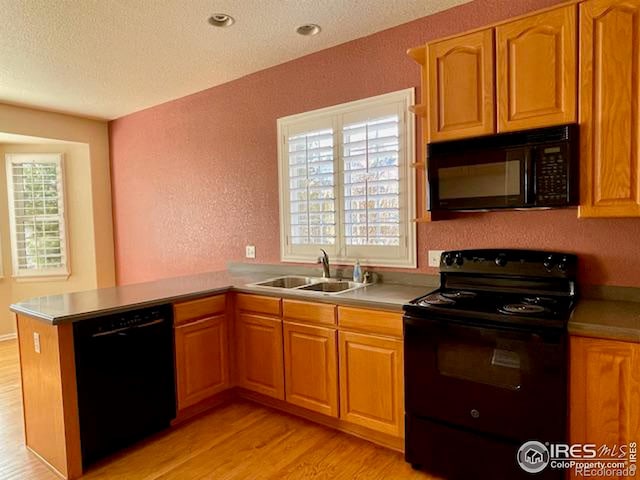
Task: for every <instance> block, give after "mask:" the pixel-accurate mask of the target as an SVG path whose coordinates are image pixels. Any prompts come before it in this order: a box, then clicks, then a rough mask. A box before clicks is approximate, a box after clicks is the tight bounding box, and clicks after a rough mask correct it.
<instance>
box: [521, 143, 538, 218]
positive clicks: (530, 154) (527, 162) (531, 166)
mask: <svg viewBox="0 0 640 480" xmlns="http://www.w3.org/2000/svg"><path fill="white" fill-rule="evenodd" d="M537 155H538V149H537V148H535V147H533V148H528V149H527V150H525V157H524V168H525V174H524V201H525V203H526V204H527V205H530V206H533V205H534V204H535V203H536V192H535V185H536V172H535V164H536V162H535V158H534V157H537Z"/></svg>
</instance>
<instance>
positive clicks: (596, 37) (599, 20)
mask: <svg viewBox="0 0 640 480" xmlns="http://www.w3.org/2000/svg"><path fill="white" fill-rule="evenodd" d="M639 68H640V1H638V0H624V1H622V0H590V1H586V2H584V3H582V4H581V5H580V126H581V130H580V143H581V147H580V162H581V166H580V167H581V172H580V177H581V183H580V209H579V216H581V217H638V216H640V172H639V169H640V161H639V160H638V153H639V150H640V144H639V142H640V125H639V121H640V118H639V116H638V115H640V94H639V92H640V72H639V71H638V69H639Z"/></svg>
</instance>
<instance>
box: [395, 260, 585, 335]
mask: <svg viewBox="0 0 640 480" xmlns="http://www.w3.org/2000/svg"><path fill="white" fill-rule="evenodd" d="M576 264H577V258H576V257H575V255H572V254H568V253H558V252H544V251H534V250H508V249H506V250H495V249H492V250H461V251H450V252H444V253H443V254H442V258H441V261H440V278H441V281H440V288H439V289H437V290H434V291H433V292H430V293H427V294H425V295H423V296H422V297H419V298H416V299H415V300H413V301H411V302H409V303H408V304H407V305H405V306H404V310H405V312H407V313H408V314H409V315H411V316H413V317H417V318H420V317H424V318H434V317H438V318H440V319H445V320H446V319H451V320H457V321H459V322H465V323H496V324H502V325H512V326H514V327H515V326H517V327H525V326H531V327H549V328H566V325H567V322H568V320H569V317H570V316H571V311H572V310H573V307H574V305H575V302H576V298H577V297H576V285H575V277H576Z"/></svg>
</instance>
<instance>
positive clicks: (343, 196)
mask: <svg viewBox="0 0 640 480" xmlns="http://www.w3.org/2000/svg"><path fill="white" fill-rule="evenodd" d="M411 104H413V89H408V90H402V91H399V92H394V93H390V94H385V95H380V96H377V97H372V98H368V99H364V100H358V101H355V102H349V103H346V104H342V105H337V106H335V107H329V108H325V109H320V110H315V111H312V112H306V113H302V114H298V115H293V116H290V117H284V118H281V119H278V132H279V138H280V139H281V143H280V144H279V145H278V158H279V163H278V166H279V172H280V223H281V225H280V227H281V258H282V260H283V261H301V262H309V261H312V262H315V261H316V260H317V256H318V253H319V249H320V248H324V249H326V250H327V252H328V253H329V254H330V256H331V259H332V261H333V262H334V263H338V264H340V263H352V262H354V261H355V260H356V259H359V260H360V261H361V263H362V264H363V265H384V266H398V267H415V266H416V251H415V250H416V234H415V223H413V222H412V220H413V218H414V216H415V214H414V212H415V205H414V204H415V175H414V170H413V168H412V167H411V164H412V163H413V162H414V155H415V138H414V123H413V117H412V116H409V117H407V115H406V112H407V111H408V108H409V106H410V105H411Z"/></svg>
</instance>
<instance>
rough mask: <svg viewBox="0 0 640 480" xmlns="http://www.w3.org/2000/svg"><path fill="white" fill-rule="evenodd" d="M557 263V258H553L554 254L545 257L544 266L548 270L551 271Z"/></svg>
mask: <svg viewBox="0 0 640 480" xmlns="http://www.w3.org/2000/svg"><path fill="white" fill-rule="evenodd" d="M555 264H556V262H555V259H554V258H553V255H549V256H548V257H547V258H545V259H544V263H543V265H544V268H546V269H547V271H548V272H550V271H551V270H552V269H553V266H554V265H555Z"/></svg>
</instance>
